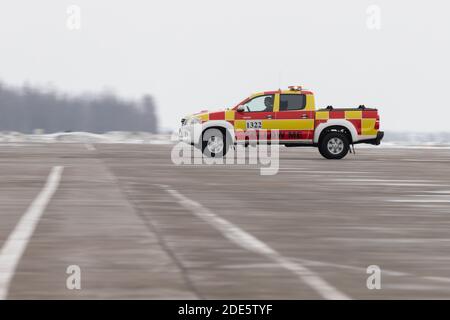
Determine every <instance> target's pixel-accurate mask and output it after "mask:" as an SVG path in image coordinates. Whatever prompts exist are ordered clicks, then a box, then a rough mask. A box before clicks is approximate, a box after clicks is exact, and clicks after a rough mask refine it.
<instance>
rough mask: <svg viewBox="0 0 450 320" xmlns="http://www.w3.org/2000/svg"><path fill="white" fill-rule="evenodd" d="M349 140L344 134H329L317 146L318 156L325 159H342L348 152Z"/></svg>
mask: <svg viewBox="0 0 450 320" xmlns="http://www.w3.org/2000/svg"><path fill="white" fill-rule="evenodd" d="M349 146H350V143H349V139H348V138H347V136H346V135H345V134H344V133H341V132H330V133H327V134H326V135H325V137H323V139H322V140H321V142H320V144H319V152H320V154H321V155H322V156H323V157H324V158H327V159H342V158H343V157H345V156H346V155H347V153H348V150H349Z"/></svg>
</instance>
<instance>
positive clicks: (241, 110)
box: [236, 104, 245, 112]
mask: <svg viewBox="0 0 450 320" xmlns="http://www.w3.org/2000/svg"><path fill="white" fill-rule="evenodd" d="M236 111H237V112H244V111H245V107H244V105H243V104H241V105H240V106H239V107H237V109H236Z"/></svg>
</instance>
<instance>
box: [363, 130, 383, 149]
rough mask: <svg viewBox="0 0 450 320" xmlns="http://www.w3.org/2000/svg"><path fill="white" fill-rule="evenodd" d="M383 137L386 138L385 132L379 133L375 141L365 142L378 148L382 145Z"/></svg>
mask: <svg viewBox="0 0 450 320" xmlns="http://www.w3.org/2000/svg"><path fill="white" fill-rule="evenodd" d="M383 137H384V131H378V132H377V137H376V138H375V139H371V140H366V141H364V143H369V144H373V145H376V146H378V145H379V144H380V143H381V140H382V139H383Z"/></svg>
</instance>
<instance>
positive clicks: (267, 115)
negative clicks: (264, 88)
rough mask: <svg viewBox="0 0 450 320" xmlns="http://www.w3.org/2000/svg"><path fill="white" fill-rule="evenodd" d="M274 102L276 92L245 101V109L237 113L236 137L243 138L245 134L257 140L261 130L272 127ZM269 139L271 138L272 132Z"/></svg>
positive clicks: (235, 123)
mask: <svg viewBox="0 0 450 320" xmlns="http://www.w3.org/2000/svg"><path fill="white" fill-rule="evenodd" d="M274 103H275V94H265V95H260V96H257V97H254V98H252V99H250V100H249V101H247V102H245V103H244V104H243V105H242V106H243V110H242V111H237V112H236V114H235V122H234V125H235V130H236V138H237V139H238V140H242V139H243V137H242V134H244V135H245V137H247V139H248V140H250V141H251V140H257V139H259V133H260V131H261V130H269V129H271V127H272V126H273V125H272V124H271V122H272V121H274V120H275V114H274ZM267 139H270V132H269V133H267ZM261 140H265V139H263V138H261Z"/></svg>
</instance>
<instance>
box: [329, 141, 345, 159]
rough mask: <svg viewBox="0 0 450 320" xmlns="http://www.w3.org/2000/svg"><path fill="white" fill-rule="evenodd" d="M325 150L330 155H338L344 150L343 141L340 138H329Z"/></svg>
mask: <svg viewBox="0 0 450 320" xmlns="http://www.w3.org/2000/svg"><path fill="white" fill-rule="evenodd" d="M327 149H328V151H329V152H330V153H331V154H334V155H336V154H340V153H341V152H342V151H343V150H344V141H342V139H340V138H337V137H335V138H331V139H330V140H329V141H328V143H327Z"/></svg>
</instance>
